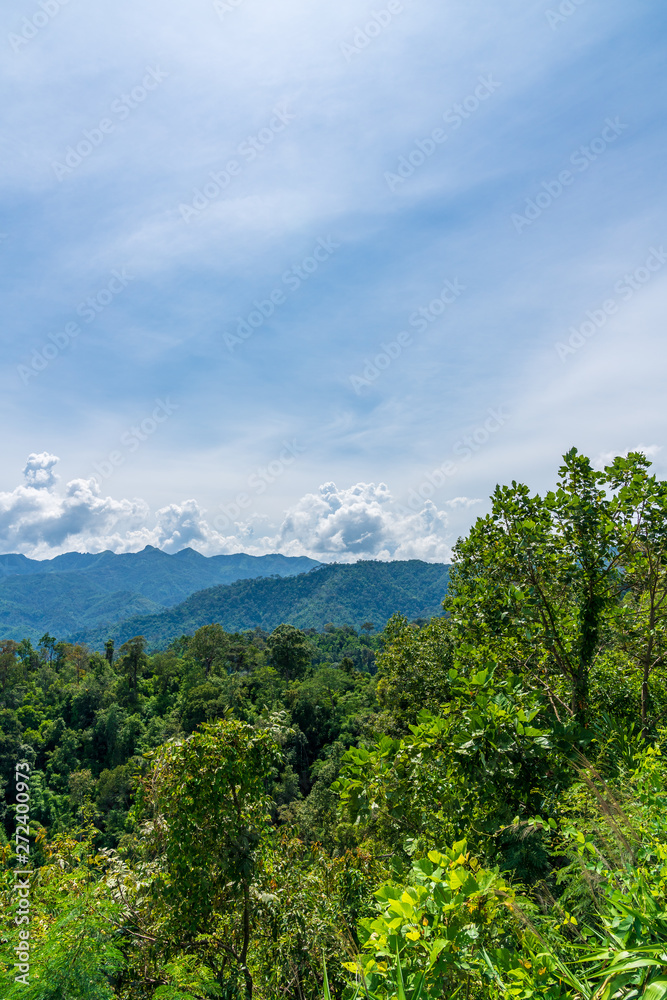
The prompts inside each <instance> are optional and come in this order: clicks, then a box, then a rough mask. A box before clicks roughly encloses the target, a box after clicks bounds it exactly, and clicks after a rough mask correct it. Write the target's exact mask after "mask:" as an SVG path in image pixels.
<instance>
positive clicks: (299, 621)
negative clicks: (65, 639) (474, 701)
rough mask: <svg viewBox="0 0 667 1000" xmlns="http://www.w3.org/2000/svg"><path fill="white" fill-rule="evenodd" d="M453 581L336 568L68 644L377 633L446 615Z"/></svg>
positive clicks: (232, 592) (413, 566)
mask: <svg viewBox="0 0 667 1000" xmlns="http://www.w3.org/2000/svg"><path fill="white" fill-rule="evenodd" d="M448 579H449V566H446V565H444V564H441V563H435V564H434V563H425V562H420V561H419V560H417V559H413V560H408V561H402V562H358V563H353V564H351V565H339V564H337V563H334V564H332V565H328V566H319V567H317V568H315V569H312V570H310V571H309V572H307V573H301V574H299V575H298V576H290V577H288V578H283V579H276V578H270V579H258V580H239V581H237V582H236V583H232V584H228V585H227V586H221V587H212V588H210V589H208V590H202V591H199V592H198V593H196V594H193V595H192V596H191V597H188V598H187V600H185V601H183V602H182V603H181V604H178V605H176V606H175V607H173V608H170V609H169V610H167V611H162V612H161V613H159V614H142V615H137V616H135V617H132V618H129V619H128V620H127V621H122V622H118V623H117V624H114V625H112V626H110V627H105V628H93V629H85V630H83V631H81V632H79V633H77V634H75V635H73V636H71V637H70V638H71V641H73V642H85V643H87V644H88V645H90V646H92V647H93V648H95V649H101V648H102V647H103V645H104V642H105V641H106V640H107V639H113V640H114V643H115V645H116V647H117V648H118V646H119V644H121V643H123V642H126V641H127V640H128V639H131V638H132V637H133V636H136V635H143V636H144V637H145V639H146V640H147V641H148V647H149V649H151V650H154V649H161V648H164V647H166V646H167V645H168V644H169V643H170V642H171V641H172V640H173V639H176V638H178V637H179V636H181V635H191V634H192V633H193V632H195V631H196V630H197V629H198V628H201V627H202V626H203V625H210V624H212V623H213V622H218V623H219V624H220V625H222V626H223V628H225V629H226V630H227V631H229V632H237V631H243V630H245V629H252V628H255V627H257V626H259V627H260V628H263V629H265V630H266V631H272V630H273V629H274V628H276V626H278V625H280V624H281V623H282V622H289V623H290V624H292V625H296V626H297V627H298V628H302V629H306V628H314V629H316V630H317V631H318V632H319V631H322V629H323V628H324V626H325V625H327V624H329V623H331V624H333V625H352V626H354V627H355V628H357V629H359V628H360V627H361V626H362V625H363V624H364V623H365V622H368V621H370V622H372V623H373V625H374V626H375V628H376V629H378V630H379V629H382V628H384V626H385V624H386V623H387V621H388V619H389V618H390V617H391V615H393V614H395V613H396V612H399V613H401V614H404V615H407V617H408V618H410V619H411V620H414V619H419V618H421V619H429V618H432V617H436V616H438V615H441V614H442V600H443V598H444V596H445V591H446V589H447V583H448Z"/></svg>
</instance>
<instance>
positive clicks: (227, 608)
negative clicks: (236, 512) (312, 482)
mask: <svg viewBox="0 0 667 1000" xmlns="http://www.w3.org/2000/svg"><path fill="white" fill-rule="evenodd" d="M448 575H449V567H448V566H446V565H444V564H433V563H424V562H420V561H419V560H409V561H404V562H372V561H370V562H359V563H354V564H351V565H339V564H336V563H334V564H329V565H324V564H322V563H318V562H316V561H315V560H314V559H308V558H306V557H287V556H282V555H266V556H249V555H246V554H245V553H238V554H235V555H221V556H211V557H206V556H202V555H201V554H200V553H198V552H195V551H194V550H193V549H183V550H182V551H181V552H178V553H176V554H175V555H169V554H167V553H166V552H162V551H161V550H160V549H156V548H154V547H152V546H150V545H149V546H146V548H145V549H143V550H142V551H141V552H135V553H124V554H121V555H116V554H115V553H113V552H101V553H98V554H90V553H80V552H68V553H66V554H64V555H61V556H57V557H56V558H54V559H45V560H37V559H28V558H26V556H23V555H16V554H10V555H0V639H15V640H17V641H20V640H21V639H24V638H28V639H31V640H32V642H33V643H34V644H36V643H38V642H39V640H40V639H41V637H42V636H43V635H44V634H45V633H47V632H49V633H50V634H52V635H54V636H55V637H56V638H57V639H67V640H69V641H72V642H85V643H88V644H89V645H90V646H92V647H93V648H96V649H101V648H102V647H103V645H104V642H105V641H106V640H107V639H113V640H114V642H115V643H116V646H119V645H120V644H122V643H123V642H125V641H126V640H127V639H130V638H132V637H133V636H135V635H143V636H145V637H146V639H147V640H148V643H149V646H150V648H152V649H158V648H163V647H164V646H166V645H168V643H169V642H170V641H171V640H172V639H174V638H177V637H178V636H180V635H183V634H191V633H192V632H194V631H196V629H198V628H200V627H201V626H202V625H207V624H210V623H212V622H219V623H220V624H221V625H222V626H223V627H224V628H225V629H227V630H228V631H241V630H244V629H252V628H255V627H256V626H259V627H261V628H263V629H266V630H267V631H271V630H272V629H274V628H275V627H276V626H277V625H280V624H281V623H282V622H290V623H291V624H293V625H296V626H298V627H300V628H315V629H317V630H318V631H319V630H321V629H322V628H323V627H324V626H325V625H326V624H328V623H329V622H331V623H333V624H334V625H353V626H355V627H357V628H359V627H360V626H361V625H363V624H364V622H367V621H371V622H373V624H374V625H375V627H376V628H378V629H381V628H383V627H384V625H385V623H386V622H387V620H388V618H389V617H390V616H391V615H392V614H394V613H395V612H400V613H402V614H405V615H407V616H408V617H409V618H411V619H415V618H430V617H433V616H435V615H439V614H441V613H442V599H443V597H444V594H445V591H446V588H447V581H448Z"/></svg>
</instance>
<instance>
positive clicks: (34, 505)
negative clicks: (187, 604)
mask: <svg viewBox="0 0 667 1000" xmlns="http://www.w3.org/2000/svg"><path fill="white" fill-rule="evenodd" d="M57 463H58V458H57V457H56V456H55V455H48V454H46V453H44V454H42V455H36V454H33V455H30V457H29V459H28V462H27V464H26V467H25V469H24V483H23V484H22V485H20V486H17V487H16V489H14V490H12V491H11V492H7V493H0V550H1V551H3V552H20V553H23V554H25V555H27V556H31V557H33V558H48V557H51V556H54V555H58V554H59V553H61V552H68V551H80V552H81V551H85V552H101V551H104V550H105V549H110V550H111V551H113V552H135V551H138V550H140V549H142V548H144V547H145V546H146V545H154V546H155V547H156V548H160V549H163V550H164V551H165V552H170V553H174V552H178V551H179V550H181V549H183V548H186V547H188V546H190V547H192V548H194V549H197V550H198V551H199V552H202V553H203V554H204V555H214V554H217V553H228V552H239V551H245V552H248V553H250V554H251V555H262V554H264V553H267V552H282V553H284V554H285V555H307V556H311V557H312V558H314V559H319V560H321V561H323V562H326V561H332V560H335V561H338V562H352V561H355V560H357V559H424V560H427V561H447V560H448V559H449V558H450V556H451V549H450V545H449V541H448V538H449V535H450V534H451V532H450V531H449V522H448V516H447V514H446V513H445V512H444V511H442V510H439V509H438V508H437V507H436V506H435V505H434V504H433V503H432V502H431V501H430V500H427V501H425V502H424V504H423V505H422V506H421V508H419V509H418V510H412V509H410V508H406V507H403V506H401V504H399V503H398V502H396V500H395V499H394V498H393V496H392V494H391V492H390V490H389V488H388V486H387V485H386V484H385V483H379V484H377V485H376V484H375V483H357V484H356V485H354V486H350V487H348V488H339V487H337V486H336V484H335V483H325V484H324V485H322V486H320V488H319V490H318V491H317V492H314V493H308V494H306V495H305V496H304V497H302V498H301V499H300V500H298V501H297V502H296V503H295V504H294V505H293V506H292V507H291V508H290V509H289V510H288V511H286V513H285V516H284V519H283V521H282V523H281V524H277V525H276V524H271V523H270V522H269V521H268V520H267V519H266V518H264V517H261V516H259V515H257V514H254V515H251V516H250V517H249V518H248V519H247V520H245V521H240V522H238V523H236V524H234V525H229V524H227V526H226V529H223V530H226V531H227V532H228V533H223V531H221V530H217V529H216V527H215V524H216V518H215V516H214V513H215V512H212V513H211V517H210V518H208V517H207V512H206V511H205V510H203V509H202V508H201V507H200V506H199V504H198V503H197V501H196V500H186V501H185V502H184V503H181V504H169V505H168V506H166V507H162V508H160V509H159V510H157V511H151V510H150V508H149V506H148V504H147V503H146V502H145V501H143V500H141V499H133V500H128V499H120V500H117V499H114V498H112V497H108V496H107V497H105V496H103V495H102V493H101V491H100V487H99V484H98V482H97V481H96V480H95V479H74V480H72V481H71V482H68V483H67V484H66V485H65V486H64V487H62V488H59V487H58V476H57V475H56V473H55V471H54V469H55V466H56V465H57ZM475 502H476V501H468V500H467V498H465V497H457V498H456V499H455V500H453V501H450V504H451V505H452V506H453V507H454V508H455V507H459V506H466V505H469V504H470V503H475ZM211 521H212V522H213V523H211ZM219 523H220V522H219V519H218V524H219Z"/></svg>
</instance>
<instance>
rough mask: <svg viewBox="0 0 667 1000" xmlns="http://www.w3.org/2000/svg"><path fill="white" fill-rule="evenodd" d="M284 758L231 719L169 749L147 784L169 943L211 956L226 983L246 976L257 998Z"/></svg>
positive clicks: (266, 737) (261, 735) (261, 734)
mask: <svg viewBox="0 0 667 1000" xmlns="http://www.w3.org/2000/svg"><path fill="white" fill-rule="evenodd" d="M280 761H281V756H280V751H279V749H278V746H277V744H276V743H275V742H274V740H273V737H272V736H271V734H269V733H268V732H266V731H256V730H255V729H253V728H252V727H251V726H249V725H247V724H245V723H242V722H236V721H226V720H225V721H221V722H218V723H215V724H213V725H203V726H201V728H200V729H199V730H198V731H197V732H196V733H194V735H193V736H191V737H190V738H189V739H187V740H185V741H184V742H182V743H168V744H166V745H165V746H164V747H163V748H161V749H160V750H159V751H158V752H157V753H156V754H155V757H154V768H153V772H152V774H151V775H150V777H149V778H148V779H147V780H146V781H145V782H144V783H143V799H142V801H143V804H144V807H145V808H148V809H149V811H150V813H152V817H153V844H154V848H155V849H156V851H157V852H158V854H159V865H160V875H159V877H158V879H157V880H156V882H155V886H154V890H155V893H156V895H157V900H158V902H159V904H161V905H162V909H163V919H164V926H163V932H164V933H163V942H164V945H165V947H166V948H167V949H174V948H175V949H176V950H180V949H182V948H184V947H187V948H189V949H191V950H193V951H199V952H200V953H202V955H203V956H204V957H205V958H206V959H207V961H208V962H209V964H210V965H211V967H212V968H215V969H216V970H217V975H218V979H219V982H220V984H221V985H224V984H225V983H229V980H230V979H232V980H233V979H234V977H235V976H236V975H239V974H240V975H241V977H242V979H243V982H244V991H245V995H246V997H247V998H248V1000H249V998H251V997H252V992H253V979H252V974H251V970H250V968H249V967H248V953H249V948H250V944H251V939H252V935H253V931H254V912H255V908H256V902H255V899H254V897H253V893H252V890H253V886H254V883H255V881H256V879H257V876H258V872H259V870H260V865H261V858H262V853H263V851H264V849H265V845H266V842H267V838H268V837H269V834H270V810H271V798H270V795H269V789H270V787H271V784H272V782H273V779H274V775H275V770H276V768H277V767H278V765H279V763H280Z"/></svg>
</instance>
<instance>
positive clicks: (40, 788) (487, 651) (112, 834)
mask: <svg viewBox="0 0 667 1000" xmlns="http://www.w3.org/2000/svg"><path fill="white" fill-rule="evenodd" d="M375 565H376V564H372V563H371V564H361V565H360V568H359V569H358V570H357V573H356V574H355V572H353V571H354V570H356V569H357V567H327V568H325V569H321V570H317V571H316V572H314V573H310V574H306V575H305V576H302V577H297V578H295V579H293V580H288V581H272V580H269V581H263V582H262V586H266V587H268V588H269V589H268V590H267V593H272V592H273V591H272V590H271V587H272V586H273V585H274V584H275V585H277V584H280V585H281V586H283V587H284V586H286V585H289V586H292V587H294V588H295V590H294V593H295V595H297V596H298V597H299V598H304V599H305V596H306V594H310V595H311V597H312V596H313V595H315V596H316V597H317V598H318V600H319V599H320V598H321V601H322V606H324V604H325V599H326V600H329V599H330V595H329V597H327V595H326V592H323V593H322V594H320V593H319V591H317V590H316V591H312V592H311V590H310V589H309V588H310V587H311V583H312V581H317V586H318V587H319V586H322V581H324V584H325V585H326V584H327V581H335V580H336V579H337V578H339V577H338V574H340V573H343V577H344V578H345V579H348V580H349V581H350V588H349V595H350V596H349V603H348V604H346V605H345V607H346V608H352V607H354V608H355V613H356V614H357V616H358V617H357V620H360V619H361V618H363V617H364V612H365V613H366V614H367V618H368V620H364V621H361V624H360V626H359V627H352V625H351V624H347V625H345V626H337V625H335V624H329V625H327V626H326V627H325V628H324V629H322V630H315V629H308V628H305V627H304V628H299V627H297V625H296V623H294V622H293V621H292V622H290V623H284V622H283V623H279V624H277V625H276V626H275V627H273V628H272V629H271V630H269V629H268V628H267V629H263V628H254V629H253V630H251V631H237V632H233V631H229V629H228V628H227V629H225V628H223V627H222V625H221V624H219V623H218V624H211V623H206V624H204V625H203V626H201V627H198V628H197V629H196V631H194V633H193V634H192V635H190V636H185V635H178V637H176V638H174V639H173V641H171V642H168V644H167V645H166V648H164V649H162V650H157V651H155V652H153V653H149V651H148V645H147V640H146V637H142V636H140V635H134V636H132V637H130V638H129V639H128V640H127V641H126V642H124V643H123V644H122V645H120V646H119V645H118V644H116V645H114V642H113V641H112V640H110V639H108V640H107V643H106V646H105V649H104V653H101V652H96V651H91V649H90V648H89V647H86V646H85V645H83V644H71V643H66V642H58V641H57V640H56V639H54V638H53V637H51V636H44V637H43V639H42V642H41V643H40V644H39V646H38V648H37V649H34V648H33V646H32V644H31V643H30V642H27V641H24V642H21V643H16V642H12V641H5V642H4V643H3V644H2V646H1V649H0V704H1V707H0V776H1V778H2V782H3V785H4V787H5V803H6V804H5V807H4V813H3V815H2V828H1V829H0V841H1V849H2V868H1V870H0V894H1V896H2V903H3V918H4V919H3V927H2V948H1V950H0V995H1V996H2V997H3V998H6V1000H18V998H26V1000H84V998H85V1000H93V998H94V1000H114V998H119V1000H153V998H155V1000H205V998H212V997H219V998H222V1000H253V998H254V1000H278V998H282V1000H332V998H335V1000H355V998H359V1000H361V998H370V1000H431V998H442V1000H450V998H459V1000H501V998H517V1000H639V998H643V1000H664V998H665V997H667V950H666V949H667V916H666V913H667V775H666V772H665V764H664V754H665V752H667V662H666V661H667V483H665V482H662V481H661V480H658V479H656V478H655V477H654V476H651V475H650V471H649V463H648V462H647V460H646V459H645V458H644V456H642V455H641V454H630V455H629V456H628V457H627V458H617V459H616V460H615V461H614V462H613V463H612V464H610V465H609V466H607V467H606V469H605V470H604V471H596V470H595V469H594V468H593V467H592V466H591V463H590V462H589V461H588V459H586V458H585V457H583V456H581V455H579V454H578V453H577V452H576V451H574V450H573V451H572V452H570V453H568V455H566V456H565V459H564V464H563V466H562V467H561V469H560V473H559V478H558V484H557V486H556V488H555V489H554V490H553V492H549V493H547V494H546V495H545V496H540V495H533V494H532V493H531V492H530V491H529V489H528V488H527V487H526V486H523V485H522V484H517V483H512V485H511V486H509V487H498V488H497V490H496V492H495V493H494V495H493V497H492V510H491V513H490V514H489V515H488V516H487V517H485V518H480V519H479V520H478V521H477V523H476V524H475V525H474V527H473V528H472V530H471V531H470V533H469V535H468V537H467V538H464V539H462V540H460V542H459V543H458V545H457V547H456V550H455V558H454V563H453V567H452V571H451V574H450V578H449V583H448V588H447V592H446V594H445V588H444V576H442V574H443V567H433V572H434V574H435V573H440V574H441V581H442V583H443V586H442V590H441V596H442V597H444V608H439V609H437V610H438V612H442V611H444V614H437V615H436V616H434V617H433V618H432V619H431V620H430V621H424V620H422V618H421V617H420V618H419V619H418V620H411V618H410V617H406V615H404V614H403V615H400V614H397V615H394V616H393V617H392V618H391V619H390V620H389V622H388V623H387V624H386V626H385V627H384V628H383V630H382V632H379V631H378V630H377V628H376V626H377V625H378V624H380V622H378V621H375V620H374V618H373V613H374V611H377V610H378V608H380V607H381V605H379V604H378V603H377V602H378V601H379V596H378V594H379V591H380V589H381V586H382V585H383V583H384V585H386V586H388V585H390V584H392V581H393V585H396V586H397V585H398V584H397V581H399V582H400V580H399V578H398V577H396V576H395V575H394V568H393V567H391V566H390V567H389V568H388V570H387V573H386V574H385V575H384V576H382V575H378V574H377V572H376V570H375V569H374V567H375ZM414 572H415V567H414V566H413V567H412V569H411V568H410V564H406V569H405V576H404V577H403V578H402V580H403V588H404V589H403V591H402V593H405V594H407V593H408V592H409V584H410V581H413V582H414V580H416V579H417V577H416V576H415V575H413V574H414ZM374 573H375V574H376V575H375V576H373V574H374ZM373 580H375V584H374V585H372V581H373ZM434 584H435V577H434ZM234 586H235V587H237V588H239V587H241V585H238V584H237V585H234ZM243 586H246V585H243ZM332 586H333V584H332ZM232 589H233V588H223V590H226V591H229V590H232ZM241 592H242V591H241V590H239V593H241ZM212 593H213V594H217V591H213V592H212ZM276 593H277V591H276ZM216 599H217V598H216ZM355 602H356V603H355ZM423 602H424V603H427V601H426V598H423ZM263 606H264V605H261V604H259V603H258V604H257V605H256V606H255V612H254V613H255V614H256V611H257V609H258V608H261V607H263ZM292 606H293V607H294V606H297V605H296V604H295V605H292ZM211 607H213V605H211ZM378 617H379V616H378Z"/></svg>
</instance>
